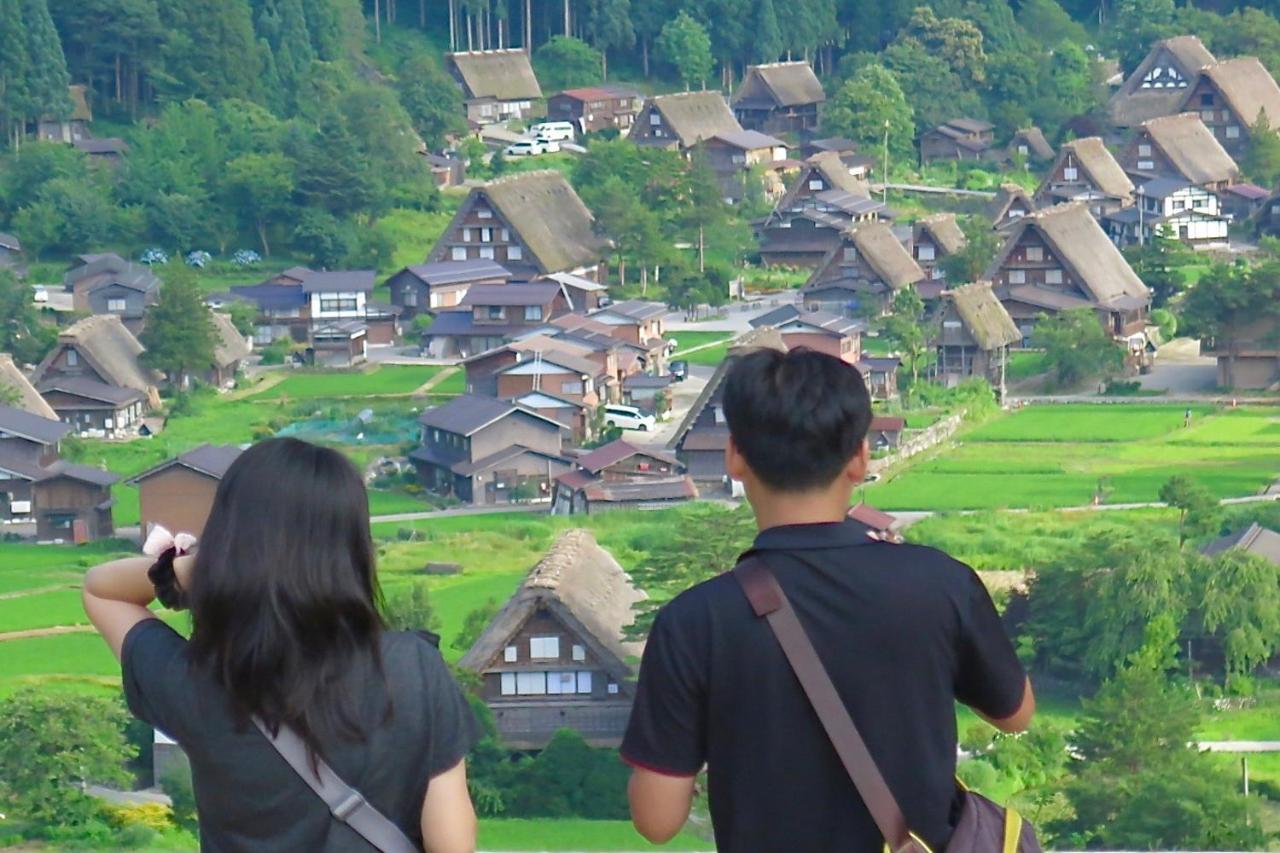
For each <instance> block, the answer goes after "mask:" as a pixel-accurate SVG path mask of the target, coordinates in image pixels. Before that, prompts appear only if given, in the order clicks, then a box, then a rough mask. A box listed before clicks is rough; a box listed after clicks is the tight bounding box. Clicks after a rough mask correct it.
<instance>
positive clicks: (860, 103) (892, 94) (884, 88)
mask: <svg viewBox="0 0 1280 853" xmlns="http://www.w3.org/2000/svg"><path fill="white" fill-rule="evenodd" d="M823 127H825V128H826V130H827V132H828V133H832V134H836V135H839V136H847V137H849V138H850V139H852V140H853V141H854V142H856V143H858V144H859V145H861V146H862V147H863V149H864V150H867V151H879V150H880V146H881V145H883V144H884V140H885V133H886V131H887V132H888V138H889V151H890V153H891V154H892V155H893V156H894V158H895V159H898V160H905V159H909V158H911V157H913V156H914V151H915V136H916V126H915V122H914V120H913V119H912V112H911V106H910V105H909V104H908V103H907V99H906V97H905V96H904V95H903V94H902V87H901V86H899V85H898V78H897V76H896V75H894V73H893V72H892V71H890V70H888V69H887V68H885V67H884V66H883V65H877V64H870V65H865V66H863V67H862V68H860V69H858V71H857V72H856V73H855V74H854V75H853V76H852V77H851V78H849V80H847V81H846V82H845V83H844V85H842V86H841V87H840V88H839V89H838V90H837V91H836V93H835V94H834V95H833V96H832V97H831V98H830V100H828V101H827V104H826V109H825V112H824V114H823Z"/></svg>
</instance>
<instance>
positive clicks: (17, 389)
mask: <svg viewBox="0 0 1280 853" xmlns="http://www.w3.org/2000/svg"><path fill="white" fill-rule="evenodd" d="M0 402H3V403H4V404H5V405H9V406H13V407H15V408H18V409H22V410H23V411H24V412H28V413H29V414H33V415H39V416H40V417H42V418H48V419H49V420H53V421H56V420H57V419H58V413H57V412H55V411H54V410H53V407H52V406H50V405H49V404H48V403H46V402H45V400H44V397H41V396H40V392H39V391H37V390H36V388H35V386H34V385H32V384H31V381H30V380H28V379H27V376H26V374H25V373H23V372H22V370H21V369H19V368H18V365H17V364H15V363H14V361H13V356H11V355H9V354H8V353H0Z"/></svg>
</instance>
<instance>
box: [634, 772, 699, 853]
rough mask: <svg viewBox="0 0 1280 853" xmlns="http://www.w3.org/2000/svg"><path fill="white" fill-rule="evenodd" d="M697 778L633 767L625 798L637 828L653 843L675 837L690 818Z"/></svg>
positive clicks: (660, 842)
mask: <svg viewBox="0 0 1280 853" xmlns="http://www.w3.org/2000/svg"><path fill="white" fill-rule="evenodd" d="M696 778H697V777H695V776H667V775H665V774H662V773H657V772H655V771H653V770H646V769H644V768H643V767H635V768H633V769H632V771H631V781H630V783H628V785H627V799H628V800H629V801H630V803H631V822H632V823H633V824H635V827H636V831H637V832H639V833H640V834H641V835H643V836H644V837H645V838H646V839H647V840H648V841H649V842H650V843H652V844H666V843H667V842H668V841H670V840H671V839H673V838H675V837H676V834H677V833H679V832H680V829H681V828H682V827H683V826H684V824H685V821H687V820H688V819H689V810H690V809H691V808H692V807H693V792H694V782H695V780H696Z"/></svg>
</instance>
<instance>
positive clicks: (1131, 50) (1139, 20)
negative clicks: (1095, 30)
mask: <svg viewBox="0 0 1280 853" xmlns="http://www.w3.org/2000/svg"><path fill="white" fill-rule="evenodd" d="M1108 28H1109V30H1110V39H1109V41H1110V42H1111V45H1112V46H1113V47H1114V49H1115V50H1116V52H1118V53H1119V55H1120V69H1121V71H1122V72H1123V73H1124V74H1125V75H1126V76H1127V75H1129V74H1130V73H1131V72H1132V71H1133V70H1134V69H1135V68H1137V67H1138V64H1139V63H1140V62H1142V59H1143V57H1145V56H1146V55H1147V52H1148V51H1149V50H1150V49H1151V45H1152V44H1153V43H1154V42H1156V41H1159V40H1160V39H1163V38H1169V37H1170V36H1174V35H1177V34H1178V29H1179V24H1178V21H1177V10H1176V9H1175V7H1174V3H1173V0H1118V2H1117V3H1116V4H1115V7H1114V9H1113V10H1112V12H1111V18H1110V21H1109V27H1108Z"/></svg>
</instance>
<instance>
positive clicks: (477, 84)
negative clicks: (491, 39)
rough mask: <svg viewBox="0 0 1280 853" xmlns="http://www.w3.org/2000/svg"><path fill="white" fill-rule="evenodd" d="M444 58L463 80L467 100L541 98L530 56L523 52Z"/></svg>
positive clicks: (470, 53) (477, 52) (487, 52)
mask: <svg viewBox="0 0 1280 853" xmlns="http://www.w3.org/2000/svg"><path fill="white" fill-rule="evenodd" d="M445 58H446V59H447V60H448V62H449V63H450V64H451V65H452V66H453V68H454V69H455V70H456V71H457V74H458V76H460V77H461V78H462V83H463V85H464V86H465V87H466V92H465V94H466V96H467V97H468V98H497V99H498V100H500V101H532V100H537V99H538V98H541V97H542V87H540V86H539V85H538V78H537V77H536V76H535V75H534V73H533V65H532V64H531V63H530V62H529V54H528V53H526V52H525V51H524V50H523V49H519V48H513V49H511V50H474V51H468V52H463V53H447V54H445Z"/></svg>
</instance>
